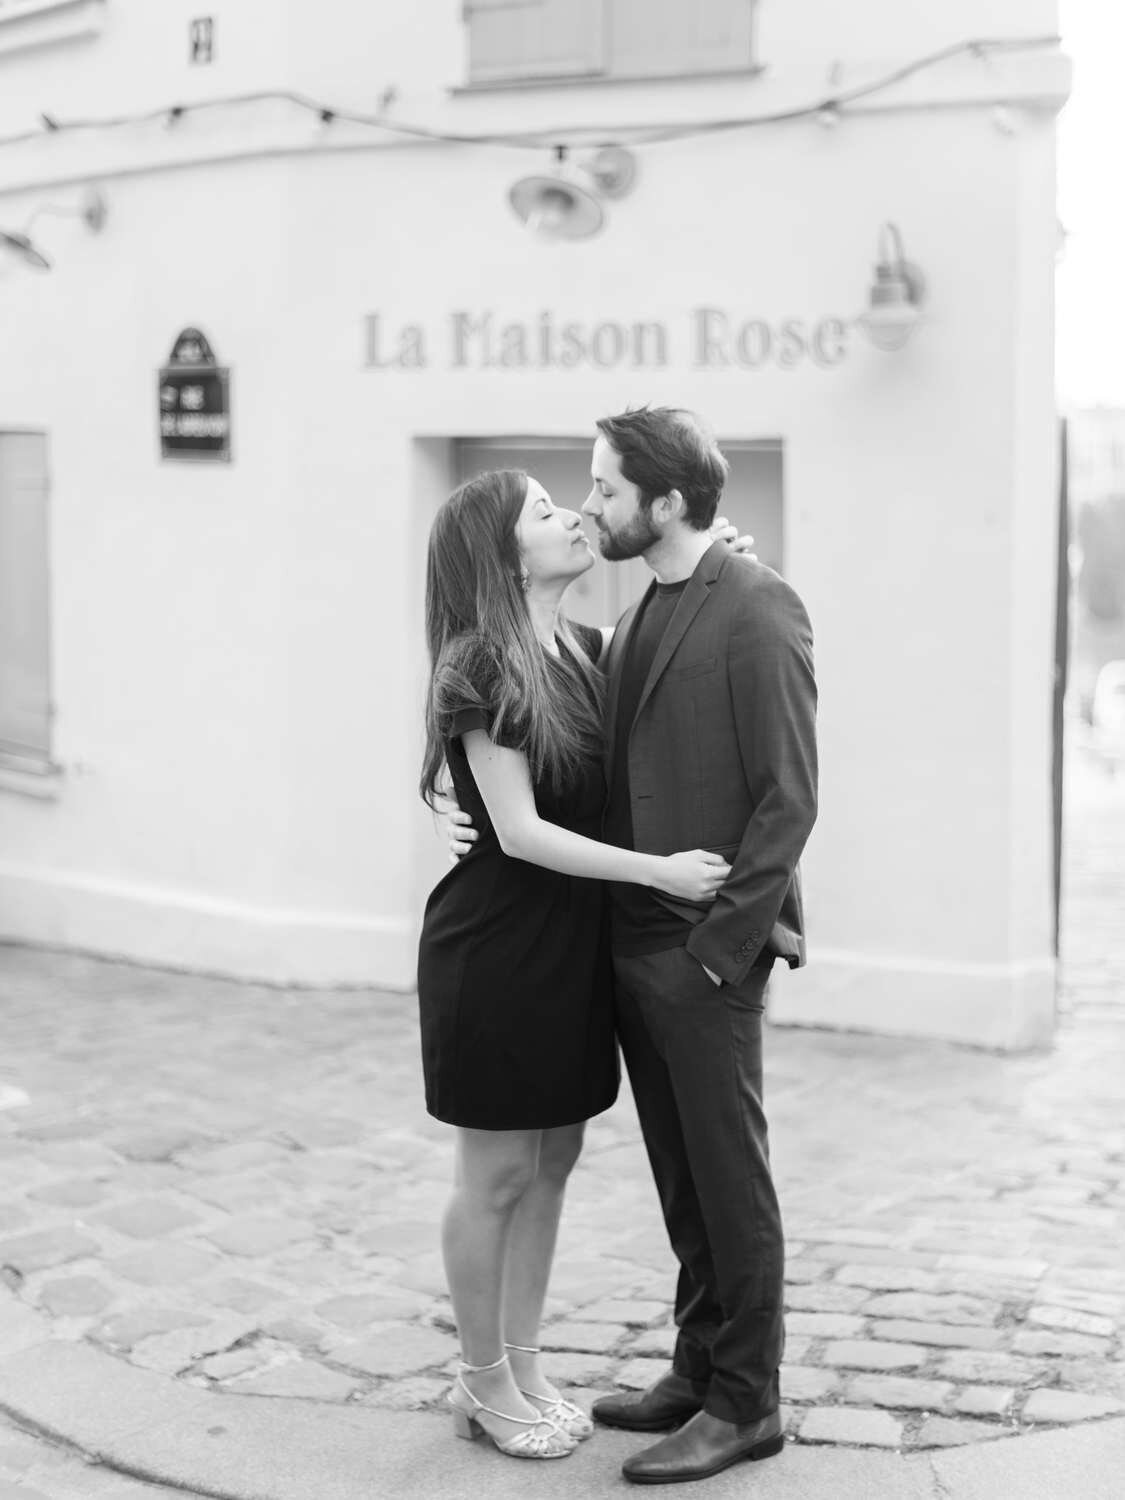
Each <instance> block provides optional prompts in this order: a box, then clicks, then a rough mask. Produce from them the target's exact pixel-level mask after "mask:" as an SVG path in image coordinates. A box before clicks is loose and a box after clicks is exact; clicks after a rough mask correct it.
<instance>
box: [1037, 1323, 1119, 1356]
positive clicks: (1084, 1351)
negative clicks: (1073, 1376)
mask: <svg viewBox="0 0 1125 1500" xmlns="http://www.w3.org/2000/svg"><path fill="white" fill-rule="evenodd" d="M1012 1348H1013V1349H1014V1350H1015V1351H1016V1353H1017V1354H1058V1355H1061V1356H1063V1357H1064V1358H1072V1357H1075V1356H1077V1357H1079V1358H1081V1357H1085V1356H1092V1357H1097V1356H1101V1357H1102V1358H1108V1356H1109V1351H1110V1349H1111V1348H1112V1344H1111V1343H1110V1340H1109V1339H1094V1338H1091V1337H1090V1336H1089V1334H1085V1333H1060V1332H1056V1331H1055V1330H1054V1329H1051V1328H1024V1329H1021V1330H1020V1332H1019V1333H1017V1334H1016V1335H1015V1337H1014V1338H1013V1339H1012Z"/></svg>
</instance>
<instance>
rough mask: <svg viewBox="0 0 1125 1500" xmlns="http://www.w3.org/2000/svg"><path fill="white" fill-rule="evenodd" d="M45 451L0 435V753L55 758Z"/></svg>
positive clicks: (35, 436) (33, 438)
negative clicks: (53, 754)
mask: <svg viewBox="0 0 1125 1500" xmlns="http://www.w3.org/2000/svg"><path fill="white" fill-rule="evenodd" d="M48 659H49V641H48V615H47V445H46V440H45V438H44V437H43V436H42V434H40V433H23V432H17V433H0V750H7V751H9V752H10V753H11V754H13V755H19V756H26V757H27V758H28V759H31V760H38V761H46V760H47V759H48V758H49V752H50V686H49V670H48Z"/></svg>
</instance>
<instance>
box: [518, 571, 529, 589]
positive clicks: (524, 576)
mask: <svg viewBox="0 0 1125 1500" xmlns="http://www.w3.org/2000/svg"><path fill="white" fill-rule="evenodd" d="M530 587H531V574H530V573H529V572H528V571H527V569H526V568H521V569H520V588H521V589H523V591H524V593H525V594H526V593H527V591H528V589H529V588H530Z"/></svg>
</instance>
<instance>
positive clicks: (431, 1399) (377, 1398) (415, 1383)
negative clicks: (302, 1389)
mask: <svg viewBox="0 0 1125 1500" xmlns="http://www.w3.org/2000/svg"><path fill="white" fill-rule="evenodd" d="M448 1391H449V1381H448V1380H434V1379H433V1378H432V1377H430V1376H428V1375H415V1376H413V1377H412V1378H411V1379H410V1380H392V1381H388V1382H387V1383H386V1384H385V1385H377V1386H375V1387H374V1389H372V1390H371V1391H369V1392H368V1393H367V1395H366V1396H365V1397H364V1398H363V1405H364V1406H379V1407H383V1408H385V1409H387V1410H389V1411H425V1410H426V1409H427V1408H428V1407H437V1409H438V1410H439V1411H441V1412H442V1413H443V1415H444V1413H445V1412H447V1411H448V1410H449V1408H448V1406H447V1405H446V1401H445V1398H446V1395H447V1393H448ZM567 1394H568V1395H569V1394H570V1393H569V1392H568V1393H567Z"/></svg>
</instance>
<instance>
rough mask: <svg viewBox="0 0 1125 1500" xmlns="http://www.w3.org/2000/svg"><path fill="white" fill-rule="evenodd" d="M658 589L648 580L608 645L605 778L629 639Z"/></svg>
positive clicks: (610, 771) (609, 779) (608, 776)
mask: <svg viewBox="0 0 1125 1500" xmlns="http://www.w3.org/2000/svg"><path fill="white" fill-rule="evenodd" d="M655 592H656V580H655V579H654V580H653V581H652V583H650V584H649V586H648V588H647V589H645V591H644V593H643V594H642V596H641V598H640V599H639V600H638V601H637V603H636V604H633V605H630V607H629V608H628V609H627V610H626V611H625V613H624V614H623V615H622V616H621V618H620V620H619V621H618V622H617V629H616V630H615V631H614V632H613V641H612V643H611V645H610V648H609V660H608V661H607V663H606V676H607V677H608V679H609V684H608V690H607V692H606V705H605V725H606V734H605V746H606V752H605V770H606V781H607V783H610V784H611V783H612V780H613V748H614V741H615V740H616V738H617V734H616V726H617V709H618V705H619V704H620V702H621V668H622V665H623V664H624V661H625V653H626V651H627V650H628V646H629V640H630V637H631V636H632V634H633V630H634V628H635V626H636V623H637V617H638V616H639V614H640V612H641V609H642V608H643V607H644V605H645V604H646V603H647V601H648V599H649V597H650V595H652V594H654V593H655Z"/></svg>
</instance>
